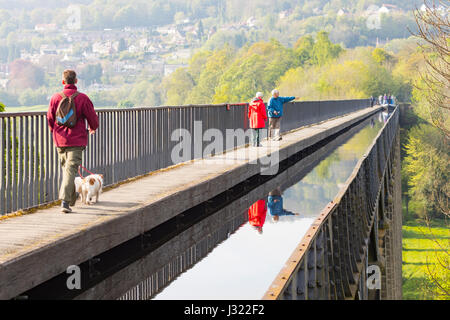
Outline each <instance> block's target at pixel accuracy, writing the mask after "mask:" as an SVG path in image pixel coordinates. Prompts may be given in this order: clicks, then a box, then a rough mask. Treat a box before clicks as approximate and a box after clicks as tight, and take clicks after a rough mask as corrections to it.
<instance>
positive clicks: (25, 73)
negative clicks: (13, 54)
mask: <svg viewBox="0 0 450 320" xmlns="http://www.w3.org/2000/svg"><path fill="white" fill-rule="evenodd" d="M44 79H45V74H44V70H42V69H41V68H40V67H38V66H36V65H34V64H33V63H31V62H29V61H26V60H15V61H14V62H13V63H11V65H10V74H9V80H10V82H9V84H8V87H9V88H10V89H12V90H16V91H17V90H24V89H26V88H31V89H37V88H39V87H40V86H42V85H44Z"/></svg>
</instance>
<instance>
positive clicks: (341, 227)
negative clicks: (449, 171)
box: [264, 108, 401, 300]
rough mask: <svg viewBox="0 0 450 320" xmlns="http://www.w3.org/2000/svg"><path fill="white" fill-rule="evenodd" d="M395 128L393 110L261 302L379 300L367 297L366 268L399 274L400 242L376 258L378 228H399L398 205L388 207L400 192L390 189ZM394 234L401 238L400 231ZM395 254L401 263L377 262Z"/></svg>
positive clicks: (395, 175)
mask: <svg viewBox="0 0 450 320" xmlns="http://www.w3.org/2000/svg"><path fill="white" fill-rule="evenodd" d="M398 123H399V110H398V108H396V109H395V110H394V112H393V114H392V115H391V117H390V118H389V119H388V122H387V123H386V124H385V127H384V128H383V130H381V131H380V133H379V134H378V136H377V137H376V138H375V140H374V142H373V144H372V145H371V146H370V147H369V149H368V153H367V154H366V155H364V157H363V158H361V159H360V161H359V162H358V164H357V165H356V167H355V169H354V171H353V173H352V175H351V176H350V177H349V179H348V180H347V182H346V183H345V187H344V188H343V189H341V191H340V193H339V194H338V195H337V196H336V198H335V199H334V200H333V201H332V202H331V203H330V204H329V205H328V206H327V207H326V208H325V209H324V210H323V211H322V212H321V213H320V215H319V217H318V218H317V219H316V221H315V222H314V223H313V224H312V226H311V227H310V229H309V230H308V232H307V233H306V235H305V237H304V238H303V239H302V241H301V242H300V243H299V245H298V246H297V248H296V249H295V250H294V252H293V253H292V255H291V256H290V258H289V260H288V261H287V262H286V264H285V267H284V268H283V269H282V270H281V271H280V273H279V274H278V276H277V278H276V279H275V280H274V282H273V283H272V285H271V286H270V288H269V289H268V291H267V292H266V294H265V296H264V299H268V300H273V299H286V300H305V299H325V300H328V299H352V298H358V299H368V298H372V299H373V298H375V299H377V298H378V299H379V298H380V297H381V295H380V293H378V294H377V295H378V296H376V295H372V296H371V297H368V295H369V288H368V287H367V283H366V279H367V268H368V263H370V262H373V263H375V264H381V265H383V263H389V264H393V263H395V264H398V263H400V265H399V266H400V268H401V240H400V247H399V248H398V241H397V240H398V237H397V236H396V239H397V240H396V242H397V243H395V245H396V246H397V248H395V249H394V248H393V247H391V248H390V249H388V250H385V251H386V252H384V253H382V252H380V251H381V250H379V243H378V242H379V234H378V229H379V226H380V229H381V228H382V227H383V225H384V223H385V222H386V221H387V220H395V221H396V224H397V225H398V224H399V223H400V226H401V211H400V218H399V217H394V216H397V215H399V211H398V208H397V207H398V203H397V204H395V205H396V206H397V207H396V208H395V210H394V209H393V206H394V204H393V203H392V202H393V200H392V199H393V197H394V195H393V194H394V193H395V192H396V193H398V192H399V191H398V189H397V190H395V187H394V185H395V184H398V183H399V181H400V180H399V179H400V172H399V171H400V169H399V145H398V139H399V126H398ZM395 141H396V142H395ZM395 143H397V145H394V144H395ZM397 196H398V195H397ZM400 205H401V203H400ZM399 219H400V222H398V221H399ZM392 227H394V226H392ZM397 227H398V226H396V227H395V228H396V229H398V228H397ZM395 232H396V233H397V232H400V233H401V229H400V231H399V230H395ZM392 245H394V244H392ZM394 250H396V251H397V253H396V254H397V255H399V259H400V260H399V261H398V259H396V260H395V259H393V257H389V259H388V258H380V255H382V254H395V253H394V252H393V251H394ZM397 258H398V257H397ZM369 260H370V261H369ZM394 260H395V261H394ZM383 261H384V262H383ZM382 267H383V268H384V267H385V266H382ZM395 269H396V270H397V269H398V265H397V266H396V267H395ZM400 272H401V269H400ZM384 277H385V275H384ZM400 280H401V277H400ZM384 285H386V282H384ZM390 286H391V285H390ZM390 289H391V292H393V291H394V290H395V289H393V288H392V286H391V288H383V290H385V291H386V290H390ZM397 291H398V290H397ZM396 294H397V295H396ZM395 296H397V297H398V293H392V294H391V295H390V297H391V298H392V297H395ZM388 297H389V296H388Z"/></svg>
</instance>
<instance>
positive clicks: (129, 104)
mask: <svg viewBox="0 0 450 320" xmlns="http://www.w3.org/2000/svg"><path fill="white" fill-rule="evenodd" d="M133 107H134V103H133V102H132V101H130V100H122V101H119V103H118V104H117V108H133Z"/></svg>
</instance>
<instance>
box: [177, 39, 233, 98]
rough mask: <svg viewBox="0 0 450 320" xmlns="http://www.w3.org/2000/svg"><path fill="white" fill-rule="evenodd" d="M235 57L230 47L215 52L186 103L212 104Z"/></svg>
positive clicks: (206, 63) (207, 61) (208, 60)
mask: <svg viewBox="0 0 450 320" xmlns="http://www.w3.org/2000/svg"><path fill="white" fill-rule="evenodd" d="M234 55H235V51H234V49H232V48H231V47H230V46H225V47H224V48H223V49H221V50H217V51H214V53H213V54H212V55H211V56H209V57H208V59H207V60H206V62H205V64H204V67H203V69H202V72H201V74H200V77H199V78H198V83H197V85H196V86H195V87H194V88H193V89H192V90H191V91H190V92H189V95H188V96H187V99H186V103H188V104H195V103H198V104H202V103H203V104H204V103H211V102H212V101H213V97H214V94H215V92H216V87H217V86H218V84H219V81H220V78H221V76H222V75H223V74H224V73H225V71H226V70H227V67H228V65H229V64H230V63H231V62H232V61H233V58H234Z"/></svg>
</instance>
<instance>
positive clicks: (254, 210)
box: [248, 200, 267, 233]
mask: <svg viewBox="0 0 450 320" xmlns="http://www.w3.org/2000/svg"><path fill="white" fill-rule="evenodd" d="M266 215H267V207H266V201H265V200H258V201H256V202H255V203H254V204H252V206H251V207H250V208H248V223H249V224H250V225H251V226H253V227H255V229H257V230H258V232H259V233H262V227H263V225H264V222H265V221H266Z"/></svg>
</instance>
